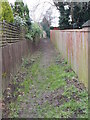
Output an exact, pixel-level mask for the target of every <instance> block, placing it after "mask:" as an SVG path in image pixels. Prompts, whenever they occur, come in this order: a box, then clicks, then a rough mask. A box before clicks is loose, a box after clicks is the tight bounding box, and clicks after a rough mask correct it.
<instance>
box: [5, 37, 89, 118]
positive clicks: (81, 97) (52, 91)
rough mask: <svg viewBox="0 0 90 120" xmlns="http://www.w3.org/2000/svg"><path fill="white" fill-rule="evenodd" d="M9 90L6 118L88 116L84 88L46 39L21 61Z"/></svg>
mask: <svg viewBox="0 0 90 120" xmlns="http://www.w3.org/2000/svg"><path fill="white" fill-rule="evenodd" d="M13 86H14V88H15V86H16V88H15V89H14V92H13V95H12V96H13V97H12V99H13V100H12V99H10V105H8V107H7V108H8V110H7V109H6V111H9V112H10V114H9V118H10V117H11V118H13V117H14V118H87V116H88V112H87V111H88V93H87V90H86V88H85V87H84V85H83V84H82V83H79V81H78V77H77V75H76V74H75V73H74V72H73V71H72V69H71V68H70V66H69V65H68V64H67V62H66V61H65V60H64V59H63V58H62V57H61V55H60V54H59V53H58V52H57V51H56V49H55V48H54V46H53V45H52V44H51V42H50V40H49V39H44V40H42V41H41V42H40V44H39V47H38V50H37V51H36V52H35V53H34V54H33V55H32V56H30V57H29V58H27V59H25V60H24V61H23V64H22V67H21V70H20V71H19V72H18V74H17V75H16V78H15V80H14V85H13ZM6 111H5V110H4V113H6ZM3 116H5V115H3Z"/></svg>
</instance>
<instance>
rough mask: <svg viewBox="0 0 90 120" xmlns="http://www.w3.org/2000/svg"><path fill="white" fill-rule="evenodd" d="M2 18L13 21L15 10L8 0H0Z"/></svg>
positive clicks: (0, 17)
mask: <svg viewBox="0 0 90 120" xmlns="http://www.w3.org/2000/svg"><path fill="white" fill-rule="evenodd" d="M0 20H1V21H3V20H6V21H7V22H11V23H12V22H13V21H14V17H13V12H12V9H11V7H10V5H9V2H8V1H7V0H0Z"/></svg>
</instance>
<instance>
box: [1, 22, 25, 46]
mask: <svg viewBox="0 0 90 120" xmlns="http://www.w3.org/2000/svg"><path fill="white" fill-rule="evenodd" d="M24 33H25V32H24V28H22V27H20V26H15V25H13V24H10V23H7V22H5V21H4V22H0V46H4V45H7V44H8V43H14V42H17V41H19V40H24V36H25V35H24Z"/></svg>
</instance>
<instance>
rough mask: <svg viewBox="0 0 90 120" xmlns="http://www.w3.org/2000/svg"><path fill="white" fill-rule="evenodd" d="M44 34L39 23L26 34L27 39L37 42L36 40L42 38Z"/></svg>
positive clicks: (33, 25) (32, 26)
mask: <svg viewBox="0 0 90 120" xmlns="http://www.w3.org/2000/svg"><path fill="white" fill-rule="evenodd" d="M42 34H43V31H42V29H41V28H40V26H39V25H38V24H37V23H33V24H32V25H31V30H29V31H28V33H27V34H26V38H28V39H30V40H33V41H35V38H36V37H37V36H38V37H40V36H41V35H42Z"/></svg>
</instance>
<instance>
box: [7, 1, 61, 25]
mask: <svg viewBox="0 0 90 120" xmlns="http://www.w3.org/2000/svg"><path fill="white" fill-rule="evenodd" d="M8 1H9V3H12V4H14V2H15V0H8ZM23 2H24V3H25V4H27V5H28V8H29V10H30V12H29V14H30V17H31V18H32V19H33V20H34V21H37V22H38V21H39V20H40V19H41V18H42V16H43V15H42V14H45V12H46V10H47V9H48V8H49V7H50V6H51V4H49V3H48V2H50V3H52V4H53V0H23ZM44 2H45V3H44ZM38 3H39V4H40V3H41V4H40V6H39V7H38V9H37V8H35V6H36V5H37V4H38ZM34 10H35V11H34ZM52 11H53V14H52V17H55V19H54V20H52V25H53V26H58V17H59V12H58V10H57V9H56V7H52Z"/></svg>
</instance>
